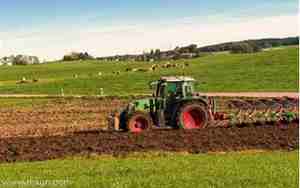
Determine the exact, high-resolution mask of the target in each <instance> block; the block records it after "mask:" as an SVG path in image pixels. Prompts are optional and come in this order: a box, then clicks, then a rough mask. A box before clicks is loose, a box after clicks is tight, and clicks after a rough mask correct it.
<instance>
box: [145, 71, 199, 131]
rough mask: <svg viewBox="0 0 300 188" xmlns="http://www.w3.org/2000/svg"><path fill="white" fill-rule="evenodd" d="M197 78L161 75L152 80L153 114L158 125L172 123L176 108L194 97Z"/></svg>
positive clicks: (162, 125) (163, 125)
mask: <svg viewBox="0 0 300 188" xmlns="http://www.w3.org/2000/svg"><path fill="white" fill-rule="evenodd" d="M194 83H195V80H194V79H193V78H190V77H183V76H179V77H161V78H160V80H158V81H155V82H152V83H151V84H150V85H151V86H152V89H153V97H154V98H153V99H152V100H151V104H152V105H151V106H152V108H151V114H152V117H154V118H153V119H154V122H155V124H156V125H157V126H158V127H165V126H166V124H168V125H170V124H171V121H172V120H173V119H174V116H175V114H174V113H175V112H174V109H175V108H177V107H178V104H179V103H180V102H182V101H183V100H191V99H192V98H193V92H194Z"/></svg>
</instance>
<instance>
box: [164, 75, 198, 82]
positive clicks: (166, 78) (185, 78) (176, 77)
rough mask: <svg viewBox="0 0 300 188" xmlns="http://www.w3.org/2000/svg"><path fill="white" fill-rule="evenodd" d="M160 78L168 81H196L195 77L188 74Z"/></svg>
mask: <svg viewBox="0 0 300 188" xmlns="http://www.w3.org/2000/svg"><path fill="white" fill-rule="evenodd" d="M160 80H162V81H166V82H184V81H195V79H194V78H192V77H188V76H164V77H161V78H160Z"/></svg>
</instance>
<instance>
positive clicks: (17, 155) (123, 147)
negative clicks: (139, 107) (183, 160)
mask: <svg viewBox="0 0 300 188" xmlns="http://www.w3.org/2000/svg"><path fill="white" fill-rule="evenodd" d="M298 146H299V135H298V125H295V124H294V125H289V126H285V127H278V126H257V127H254V126H251V127H244V128H237V127H236V128H211V129H202V130H193V131H184V130H153V131H151V132H146V133H144V134H139V135H134V134H130V133H118V132H87V133H78V134H75V135H69V136H52V137H42V138H38V137H35V138H10V139H0V162H14V161H37V160H49V159H56V158H63V157H66V156H73V155H89V154H95V153H96V154H112V155H123V154H126V153H129V152H145V151H161V150H163V151H175V152H180V151H187V152H190V153H205V152H219V151H240V150H248V149H262V150H287V151H289V150H295V149H297V148H298Z"/></svg>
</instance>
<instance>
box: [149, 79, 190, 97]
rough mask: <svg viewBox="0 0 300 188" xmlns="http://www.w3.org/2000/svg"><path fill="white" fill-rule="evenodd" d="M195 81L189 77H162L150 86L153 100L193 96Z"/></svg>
mask: <svg viewBox="0 0 300 188" xmlns="http://www.w3.org/2000/svg"><path fill="white" fill-rule="evenodd" d="M194 83H195V80H194V79H193V78H190V77H183V76H180V77H162V78H161V79H160V80H158V81H155V82H152V83H151V84H150V86H151V88H152V89H153V90H154V91H153V97H155V98H163V99H166V98H186V97H191V96H193V92H194Z"/></svg>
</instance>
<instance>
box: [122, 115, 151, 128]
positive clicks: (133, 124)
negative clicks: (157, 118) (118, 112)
mask: <svg viewBox="0 0 300 188" xmlns="http://www.w3.org/2000/svg"><path fill="white" fill-rule="evenodd" d="M127 125H128V130H129V131H130V132H133V133H140V132H143V131H146V130H149V129H150V128H151V119H150V117H149V115H147V114H146V113H143V112H135V113H134V114H133V115H131V117H130V118H129V119H128V124H127Z"/></svg>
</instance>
